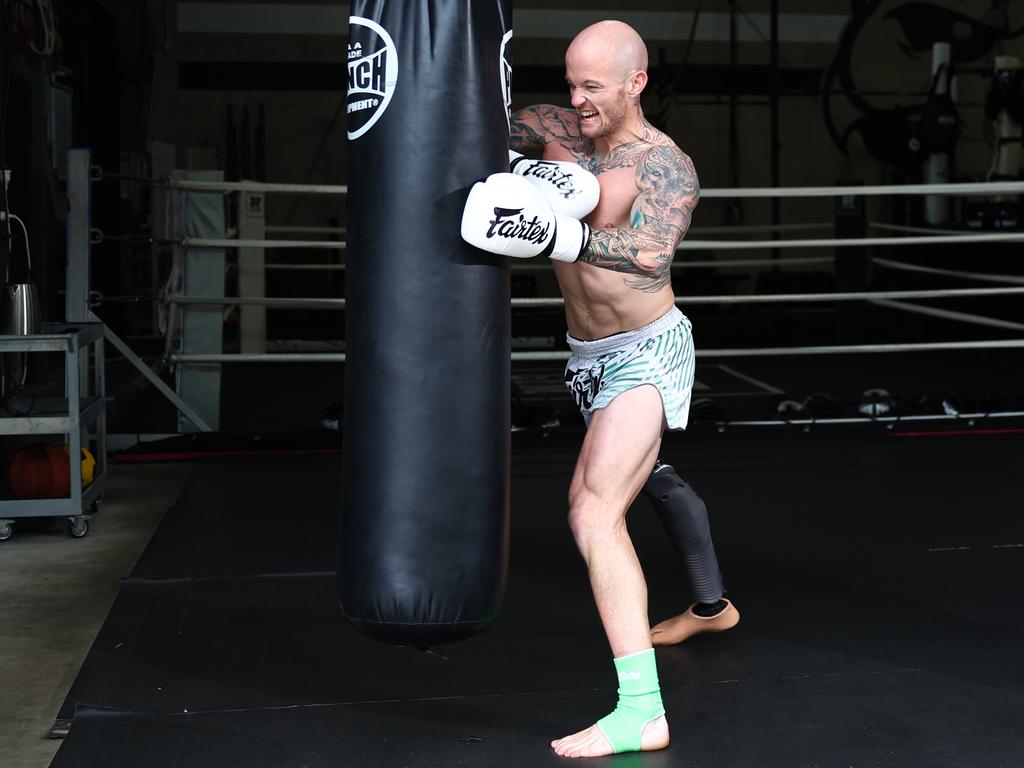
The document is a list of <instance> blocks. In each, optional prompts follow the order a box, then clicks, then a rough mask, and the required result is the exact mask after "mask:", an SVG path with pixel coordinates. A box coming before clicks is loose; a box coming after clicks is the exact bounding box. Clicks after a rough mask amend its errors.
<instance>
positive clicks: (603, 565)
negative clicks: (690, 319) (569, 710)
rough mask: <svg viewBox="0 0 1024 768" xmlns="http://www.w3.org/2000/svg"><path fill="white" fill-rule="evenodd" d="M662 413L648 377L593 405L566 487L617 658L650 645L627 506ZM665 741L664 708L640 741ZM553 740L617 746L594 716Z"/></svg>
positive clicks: (606, 748) (607, 750) (559, 745)
mask: <svg viewBox="0 0 1024 768" xmlns="http://www.w3.org/2000/svg"><path fill="white" fill-rule="evenodd" d="M662 420H663V411H662V403H661V396H660V395H659V394H658V391H657V390H656V389H655V388H654V387H652V386H649V385H645V386H640V387H636V388H635V389H631V390H629V391H627V392H624V393H623V394H621V395H619V396H618V397H617V398H615V400H613V401H612V403H611V405H609V406H608V407H607V408H603V409H601V410H598V411H595V413H594V416H593V418H592V419H591V422H590V428H589V429H588V430H587V436H586V438H585V439H584V441H583V448H582V450H581V451H580V456H579V459H578V460H577V462H576V471H575V473H574V475H573V479H572V485H571V487H570V489H569V524H570V527H571V528H572V532H573V536H574V538H575V539H576V544H577V546H578V547H579V550H580V554H582V556H583V559H584V561H585V562H586V564H587V570H588V572H589V574H590V585H591V589H592V590H593V592H594V601H595V602H596V604H597V610H598V613H599V614H600V616H601V622H602V624H603V625H604V630H605V634H606V635H607V636H608V643H609V645H610V646H611V650H612V654H613V656H615V657H616V658H619V657H624V656H629V655H631V654H636V653H639V652H642V651H646V650H648V649H650V648H651V647H652V646H651V637H650V631H651V630H650V624H649V622H648V618H647V584H646V583H645V581H644V575H643V571H642V570H641V568H640V562H639V560H637V557H636V551H635V550H634V549H633V543H632V541H630V538H629V533H628V532H627V530H626V510H627V509H629V505H630V504H631V503H632V502H633V499H634V498H636V495H637V494H638V493H639V492H640V488H641V487H642V486H643V484H644V482H645V481H646V480H647V477H648V476H649V475H650V472H651V468H652V467H653V466H654V461H655V459H656V458H657V455H658V449H659V448H660V446H661V431H662ZM668 742H669V731H668V722H667V721H666V719H665V717H664V715H662V716H661V717H658V718H657V719H655V720H653V721H652V722H651V723H649V724H648V725H647V727H646V728H645V729H644V731H643V735H642V738H641V749H643V750H651V749H662V748H664V747H666V746H668ZM551 746H552V748H553V749H554V750H555V752H556V754H558V755H561V756H563V757H596V756H600V755H608V754H612V753H613V752H614V751H615V750H614V748H613V747H612V745H611V744H610V743H609V742H608V739H607V738H606V737H605V735H604V734H603V733H602V731H601V730H600V729H599V728H598V727H597V725H596V724H595V725H592V726H590V727H589V728H587V729H585V730H582V731H580V732H578V733H575V734H572V735H571V736H566V737H565V738H562V739H557V740H556V741H553V742H552V743H551Z"/></svg>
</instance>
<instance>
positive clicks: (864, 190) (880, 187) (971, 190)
mask: <svg viewBox="0 0 1024 768" xmlns="http://www.w3.org/2000/svg"><path fill="white" fill-rule="evenodd" d="M1021 192H1024V181H995V182H968V183H958V184H877V185H872V186H852V187H734V188H732V189H704V190H701V193H700V196H701V197H704V198H709V197H768V198H771V197H865V196H867V195H998V194H1004V195H1006V194H1020V193H1021Z"/></svg>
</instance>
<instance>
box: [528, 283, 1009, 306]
mask: <svg viewBox="0 0 1024 768" xmlns="http://www.w3.org/2000/svg"><path fill="white" fill-rule="evenodd" d="M1019 293H1024V287H1022V288H942V289H934V290H927V291H857V292H851V293H770V294H753V295H748V296H730V295H722V296H688V297H677V298H676V304H681V305H686V304H694V305H695V304H771V303H784V302H814V301H871V300H872V299H947V298H957V297H961V296H987V295H994V296H1002V295H1014V294H1019ZM563 303H564V302H563V299H561V298H559V297H553V298H542V299H512V306H513V307H517V306H518V307H560V306H562V304H563Z"/></svg>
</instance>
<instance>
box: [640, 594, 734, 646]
mask: <svg viewBox="0 0 1024 768" xmlns="http://www.w3.org/2000/svg"><path fill="white" fill-rule="evenodd" d="M722 599H723V600H725V598H722ZM725 603H726V606H725V608H723V609H722V610H721V611H720V612H719V613H716V614H715V615H714V616H710V617H706V618H705V617H704V616H698V615H697V614H695V613H694V612H693V605H691V606H690V607H689V608H687V609H686V612H685V613H681V614H679V615H678V616H673V617H672V618H671V619H666V620H665V621H663V622H661V623H660V624H656V625H655V626H654V628H653V629H651V643H652V644H654V645H675V644H676V643H681V642H683V641H684V640H687V639H689V638H691V637H693V636H694V635H699V634H700V633H701V632H724V631H725V630H727V629H732V628H733V627H735V626H736V625H737V624H738V623H739V621H740V612H739V611H737V610H736V606H734V605H733V604H732V602H731V601H729V600H725ZM694 605H696V603H694Z"/></svg>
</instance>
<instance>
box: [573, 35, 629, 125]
mask: <svg viewBox="0 0 1024 768" xmlns="http://www.w3.org/2000/svg"><path fill="white" fill-rule="evenodd" d="M608 53H609V55H607V56H606V57H605V58H603V59H602V58H601V57H600V55H599V54H598V52H596V51H593V50H588V49H586V48H584V49H582V50H581V49H578V48H577V47H576V46H572V47H570V48H569V51H568V52H567V53H566V55H565V80H566V83H567V84H568V86H569V98H570V101H571V103H572V106H573V109H575V110H576V114H577V115H578V116H579V120H580V132H581V133H582V134H583V135H584V136H585V137H586V138H588V139H597V138H601V137H604V136H608V135H610V134H613V133H614V132H615V131H617V130H618V129H619V128H620V127H621V126H622V124H623V123H624V122H625V120H626V113H627V108H628V107H629V100H628V98H627V97H626V76H624V74H623V73H622V72H621V71H619V68H618V67H616V66H615V63H614V62H613V61H611V62H610V61H609V59H613V58H614V57H613V56H611V55H610V53H611V52H608Z"/></svg>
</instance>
